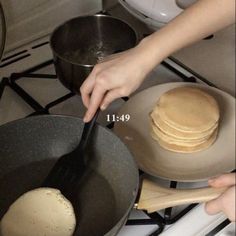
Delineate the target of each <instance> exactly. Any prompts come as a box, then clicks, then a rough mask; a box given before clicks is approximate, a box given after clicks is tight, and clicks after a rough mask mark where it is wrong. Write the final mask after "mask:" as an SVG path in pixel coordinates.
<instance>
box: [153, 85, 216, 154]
mask: <svg viewBox="0 0 236 236" xmlns="http://www.w3.org/2000/svg"><path fill="white" fill-rule="evenodd" d="M150 116H151V127H152V133H151V135H152V137H153V138H154V139H155V140H157V141H158V143H159V144H160V146H162V147H163V148H165V149H167V150H170V151H174V152H182V153H190V152H196V151H201V150H204V149H206V148H208V147H210V146H211V145H212V144H213V143H214V141H215V140H216V137H217V132H218V125H219V118H220V112H219V106H218V104H217V102H216V100H215V99H214V98H213V97H212V96H211V95H209V94H208V93H206V92H205V91H203V90H201V89H199V88H194V87H189V86H185V87H179V88H174V89H172V90H169V91H168V92H166V93H164V94H163V95H162V96H161V97H160V98H159V100H158V102H157V104H156V105H155V107H154V109H153V111H152V112H151V114H150Z"/></svg>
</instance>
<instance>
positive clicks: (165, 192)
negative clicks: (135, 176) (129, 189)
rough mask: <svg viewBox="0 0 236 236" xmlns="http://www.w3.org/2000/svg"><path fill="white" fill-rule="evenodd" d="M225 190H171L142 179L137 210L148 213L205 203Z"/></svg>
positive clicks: (207, 188) (206, 188)
mask: <svg viewBox="0 0 236 236" xmlns="http://www.w3.org/2000/svg"><path fill="white" fill-rule="evenodd" d="M225 190H226V188H211V187H205V188H198V189H171V188H164V187H161V186H158V185H157V184H156V183H154V182H153V181H150V180H148V179H144V180H143V183H142V189H141V194H140V199H139V202H138V204H137V208H138V209H140V210H146V211H148V212H149V213H151V212H155V211H158V210H161V209H165V208H168V207H174V206H178V205H184V204H191V203H200V202H207V201H210V200H212V199H215V198H217V197H218V196H220V195H221V194H222V193H223V192H224V191H225Z"/></svg>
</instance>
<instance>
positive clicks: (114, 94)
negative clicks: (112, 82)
mask: <svg viewBox="0 0 236 236" xmlns="http://www.w3.org/2000/svg"><path fill="white" fill-rule="evenodd" d="M122 96H125V95H123V94H122V89H119V88H118V89H113V90H111V91H109V92H108V93H107V94H106V95H105V97H104V99H103V101H102V104H101V110H105V109H106V108H107V107H108V105H109V104H110V103H111V102H113V101H114V100H115V99H117V98H120V97H122Z"/></svg>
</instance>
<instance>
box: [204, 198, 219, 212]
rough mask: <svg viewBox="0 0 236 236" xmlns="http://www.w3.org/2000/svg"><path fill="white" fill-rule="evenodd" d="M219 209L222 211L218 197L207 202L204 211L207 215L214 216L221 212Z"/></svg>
mask: <svg viewBox="0 0 236 236" xmlns="http://www.w3.org/2000/svg"><path fill="white" fill-rule="evenodd" d="M221 209H222V201H221V198H220V197H219V198H217V199H215V200H212V201H209V202H207V203H206V205H205V210H206V212H207V214H209V215H215V214H217V213H219V212H221Z"/></svg>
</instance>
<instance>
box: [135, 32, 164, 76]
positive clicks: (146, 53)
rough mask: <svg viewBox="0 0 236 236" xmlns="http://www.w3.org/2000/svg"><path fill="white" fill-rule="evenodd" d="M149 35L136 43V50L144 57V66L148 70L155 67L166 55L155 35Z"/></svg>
mask: <svg viewBox="0 0 236 236" xmlns="http://www.w3.org/2000/svg"><path fill="white" fill-rule="evenodd" d="M153 36H154V35H150V36H148V37H145V38H144V39H142V40H141V41H140V43H139V44H138V45H137V48H138V50H140V52H141V54H142V55H143V56H142V58H144V62H143V63H144V66H145V67H146V68H147V69H148V70H149V72H150V71H151V70H152V69H153V68H154V67H156V66H157V65H158V64H159V63H160V62H161V61H162V60H164V59H165V58H166V57H167V56H168V55H165V52H164V50H163V47H162V46H161V41H159V40H158V38H157V37H153Z"/></svg>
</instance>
